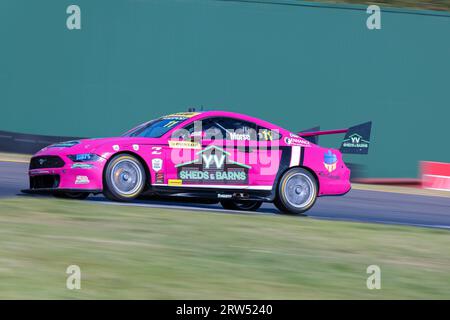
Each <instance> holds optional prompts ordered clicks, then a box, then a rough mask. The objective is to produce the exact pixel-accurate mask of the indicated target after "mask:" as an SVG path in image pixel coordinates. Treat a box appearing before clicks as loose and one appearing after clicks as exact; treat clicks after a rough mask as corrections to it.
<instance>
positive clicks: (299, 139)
mask: <svg viewBox="0 0 450 320" xmlns="http://www.w3.org/2000/svg"><path fill="white" fill-rule="evenodd" d="M364 128H365V129H367V128H366V127H364ZM353 129H355V130H352V128H350V129H344V130H334V131H315V132H303V133H292V132H289V131H288V130H285V129H283V128H280V127H278V126H276V125H273V124H271V123H269V122H266V121H263V120H260V119H256V118H253V117H250V116H247V115H243V114H237V113H231V112H224V111H205V112H182V113H176V114H171V115H167V116H163V117H160V118H158V119H155V120H152V121H149V122H146V123H144V124H142V125H140V126H138V127H136V128H134V129H132V130H130V131H128V132H126V133H125V134H124V135H122V136H121V137H116V138H101V139H80V140H76V141H67V142H61V143H57V144H53V145H50V146H48V147H45V148H43V149H42V150H40V151H39V152H38V153H36V154H35V155H34V156H33V157H32V159H31V162H30V167H29V178H30V189H28V190H26V192H39V193H42V192H46V193H52V194H54V195H55V196H58V197H65V198H72V199H84V198H86V197H87V196H88V195H89V194H91V193H92V194H99V193H103V194H104V195H105V196H106V197H107V198H108V199H111V200H116V201H129V200H132V199H134V198H136V197H138V196H140V195H142V194H144V193H145V194H155V195H159V196H164V197H165V196H181V197H194V198H202V199H209V200H213V201H215V202H219V201H220V203H221V204H222V205H223V207H224V208H226V209H236V210H257V209H258V208H259V207H260V206H261V203H262V202H273V203H274V204H275V205H276V207H277V208H278V209H279V210H280V211H281V212H284V213H293V214H299V213H303V212H305V211H306V210H308V209H310V208H311V207H312V206H313V204H314V202H315V200H316V198H317V197H318V196H326V195H343V194H345V193H347V192H348V191H349V190H350V188H351V185H350V181H349V179H350V170H349V169H348V168H347V167H346V165H345V164H344V161H343V160H342V155H341V152H340V151H338V150H334V149H329V148H322V147H320V146H318V145H316V144H315V143H313V142H312V141H314V140H313V139H314V138H315V137H316V136H318V135H322V134H334V133H342V132H347V135H346V138H347V137H348V139H344V142H343V147H344V148H347V149H348V148H350V150H354V151H355V152H352V151H349V152H351V153H367V149H368V143H369V141H368V139H369V137H367V132H366V131H367V130H362V132H360V133H358V132H357V131H361V128H360V127H358V126H357V127H353ZM369 135H370V128H369ZM355 139H356V140H355ZM358 139H359V140H358ZM345 144H347V145H345ZM341 149H342V148H341Z"/></svg>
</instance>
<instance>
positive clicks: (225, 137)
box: [166, 117, 259, 189]
mask: <svg viewBox="0 0 450 320" xmlns="http://www.w3.org/2000/svg"><path fill="white" fill-rule="evenodd" d="M200 122H201V123H200V125H198V123H197V128H195V124H194V123H191V124H188V125H187V126H186V127H184V128H183V130H184V133H183V134H182V135H183V137H182V138H181V139H179V140H177V141H172V142H170V141H169V146H168V153H167V156H166V159H167V163H168V164H169V166H168V167H167V178H168V185H169V186H190V187H204V188H218V189H222V188H224V189H228V188H231V189H236V188H240V189H246V188H251V187H252V186H254V185H257V180H258V176H259V166H258V164H257V134H256V125H255V124H254V123H251V122H246V121H242V120H240V119H235V118H226V117H210V118H205V119H202V120H201V121H200ZM181 149H182V150H181ZM169 153H170V154H169Z"/></svg>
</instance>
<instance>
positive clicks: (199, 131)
mask: <svg viewBox="0 0 450 320" xmlns="http://www.w3.org/2000/svg"><path fill="white" fill-rule="evenodd" d="M217 119H218V118H207V119H202V120H200V121H195V122H193V123H190V124H189V125H187V126H186V127H184V128H183V131H184V132H185V133H186V134H185V136H184V138H185V139H186V140H190V139H192V138H194V137H202V138H203V139H205V140H222V139H223V137H225V135H226V131H225V130H224V129H223V128H222V127H221V126H220V125H219V124H218V123H217Z"/></svg>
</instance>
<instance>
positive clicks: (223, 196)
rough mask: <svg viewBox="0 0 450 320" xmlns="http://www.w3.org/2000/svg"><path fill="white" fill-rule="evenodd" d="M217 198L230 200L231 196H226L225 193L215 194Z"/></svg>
mask: <svg viewBox="0 0 450 320" xmlns="http://www.w3.org/2000/svg"><path fill="white" fill-rule="evenodd" d="M217 198H219V199H231V198H233V195H232V194H226V193H219V194H217Z"/></svg>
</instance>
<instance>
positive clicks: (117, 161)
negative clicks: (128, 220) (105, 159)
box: [103, 154, 146, 201]
mask: <svg viewBox="0 0 450 320" xmlns="http://www.w3.org/2000/svg"><path fill="white" fill-rule="evenodd" d="M145 181H146V174H145V170H144V167H143V166H142V164H141V162H140V161H139V160H138V159H137V158H136V157H134V156H132V155H129V154H119V155H116V156H114V157H113V158H112V159H111V161H109V163H108V165H107V167H106V170H105V176H104V188H103V189H104V190H103V194H104V195H105V196H106V197H107V198H108V199H110V200H115V201H130V200H132V199H134V198H136V197H138V196H139V195H140V194H141V192H142V191H143V190H144V187H145Z"/></svg>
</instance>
